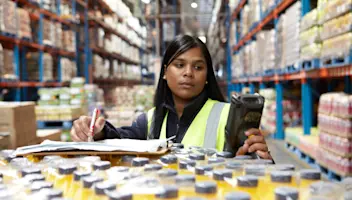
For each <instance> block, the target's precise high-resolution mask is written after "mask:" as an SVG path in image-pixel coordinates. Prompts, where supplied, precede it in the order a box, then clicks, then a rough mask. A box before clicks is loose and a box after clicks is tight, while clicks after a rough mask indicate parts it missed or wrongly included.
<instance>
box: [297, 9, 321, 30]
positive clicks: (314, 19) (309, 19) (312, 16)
mask: <svg viewBox="0 0 352 200" xmlns="http://www.w3.org/2000/svg"><path fill="white" fill-rule="evenodd" d="M316 25H318V10H317V9H316V8H315V9H313V10H311V11H310V12H309V13H307V14H306V15H304V16H303V17H302V19H301V31H305V30H307V29H309V28H311V27H313V26H316Z"/></svg>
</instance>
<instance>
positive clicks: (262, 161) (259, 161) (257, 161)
mask: <svg viewBox="0 0 352 200" xmlns="http://www.w3.org/2000/svg"><path fill="white" fill-rule="evenodd" d="M251 164H259V165H272V164H274V163H273V160H269V159H255V160H252V161H251Z"/></svg>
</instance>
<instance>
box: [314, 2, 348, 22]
mask: <svg viewBox="0 0 352 200" xmlns="http://www.w3.org/2000/svg"><path fill="white" fill-rule="evenodd" d="M351 7H352V1H351V0H335V1H327V2H326V5H325V6H324V8H323V11H322V14H321V16H320V18H321V21H322V22H326V21H328V20H330V19H333V18H335V17H338V16H340V15H342V14H345V13H347V12H351Z"/></svg>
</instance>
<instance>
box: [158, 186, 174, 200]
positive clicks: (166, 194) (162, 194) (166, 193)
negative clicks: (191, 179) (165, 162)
mask: <svg viewBox="0 0 352 200" xmlns="http://www.w3.org/2000/svg"><path fill="white" fill-rule="evenodd" d="M155 197H156V198H163V199H171V198H177V197H178V188H177V187H176V186H175V185H165V186H164V187H163V188H162V189H161V190H160V191H158V192H157V193H156V194H155Z"/></svg>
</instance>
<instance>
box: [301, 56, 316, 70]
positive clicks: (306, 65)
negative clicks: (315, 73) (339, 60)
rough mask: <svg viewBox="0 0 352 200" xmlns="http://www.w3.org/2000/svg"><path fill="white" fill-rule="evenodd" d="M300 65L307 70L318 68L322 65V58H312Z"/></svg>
mask: <svg viewBox="0 0 352 200" xmlns="http://www.w3.org/2000/svg"><path fill="white" fill-rule="evenodd" d="M299 67H300V69H301V70H305V71H308V70H313V69H318V68H319V67H320V59H319V58H315V59H312V60H305V61H301V62H300V66H299Z"/></svg>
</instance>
